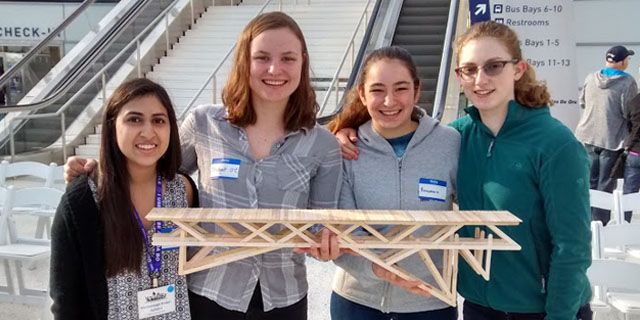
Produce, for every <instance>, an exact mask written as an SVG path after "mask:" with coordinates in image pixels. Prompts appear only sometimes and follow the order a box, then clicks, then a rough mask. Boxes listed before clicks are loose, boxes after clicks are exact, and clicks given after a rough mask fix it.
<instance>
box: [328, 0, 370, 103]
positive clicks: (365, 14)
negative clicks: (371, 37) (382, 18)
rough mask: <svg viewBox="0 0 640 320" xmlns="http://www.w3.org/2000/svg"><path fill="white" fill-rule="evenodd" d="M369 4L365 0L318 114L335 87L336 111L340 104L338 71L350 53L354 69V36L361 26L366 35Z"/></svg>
mask: <svg viewBox="0 0 640 320" xmlns="http://www.w3.org/2000/svg"><path fill="white" fill-rule="evenodd" d="M370 3H371V0H367V4H366V5H365V6H364V9H363V10H362V13H361V14H360V19H358V23H357V24H356V27H355V28H354V30H353V32H352V34H351V38H350V39H349V43H348V44H347V47H346V49H345V50H344V54H343V55H342V60H340V64H339V65H338V68H337V69H336V72H335V74H334V76H333V80H331V83H330V84H329V87H328V89H327V93H326V94H325V96H324V99H323V100H322V104H320V110H319V111H318V114H322V112H323V111H324V109H325V107H326V106H327V103H328V102H329V97H330V96H331V90H332V88H334V87H335V94H336V110H337V109H338V107H339V103H340V88H339V86H338V84H339V81H338V79H339V78H340V71H342V67H343V66H344V63H345V61H346V60H347V57H348V56H349V53H351V67H352V68H353V67H355V43H354V41H355V38H356V35H357V34H358V31H359V29H360V26H361V25H363V26H365V30H364V33H365V34H366V32H367V29H366V26H367V25H368V21H367V20H368V10H369V4H370ZM363 21H365V23H364V24H363V23H362V22H363Z"/></svg>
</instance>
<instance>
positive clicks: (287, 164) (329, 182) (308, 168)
mask: <svg viewBox="0 0 640 320" xmlns="http://www.w3.org/2000/svg"><path fill="white" fill-rule="evenodd" d="M180 139H181V143H182V156H183V162H182V169H183V170H184V171H185V172H187V173H189V174H191V173H193V172H195V171H196V170H198V173H199V177H198V189H199V195H200V205H201V206H202V207H213V208H336V207H337V204H338V197H339V194H340V186H341V183H342V156H341V154H340V148H339V145H338V143H337V141H336V139H335V137H334V136H333V135H332V134H331V133H330V132H329V131H327V130H326V129H324V128H322V127H321V126H319V125H316V126H315V127H314V128H312V129H301V130H298V131H295V132H290V133H288V134H286V135H285V137H284V138H283V139H282V140H280V141H278V142H277V143H276V144H275V145H274V146H273V148H272V149H271V152H270V154H269V155H268V156H266V157H264V158H263V159H260V160H258V161H256V160H254V158H253V156H252V154H251V150H250V148H249V141H248V139H247V136H246V133H245V131H244V129H242V128H239V127H237V126H234V125H232V124H230V123H229V122H228V121H226V110H225V108H224V107H223V106H219V105H204V106H199V107H197V108H196V109H194V111H193V112H192V113H191V114H189V115H188V116H187V118H186V119H185V120H184V122H183V123H182V126H181V128H180ZM214 159H225V161H231V163H237V161H238V160H239V162H240V165H239V170H238V172H237V179H220V178H218V179H212V178H211V174H212V172H211V171H212V168H211V167H212V166H211V165H212V162H213V160H214ZM218 161H220V160H218ZM214 175H215V172H214ZM233 175H235V174H232V176H233ZM203 227H204V228H205V229H207V230H208V231H210V232H216V233H223V231H222V229H221V228H220V227H218V226H216V225H214V224H204V225H203ZM272 229H273V230H271V229H270V231H272V232H277V231H279V230H281V228H280V229H278V227H274V228H272ZM227 249H228V248H216V249H214V251H213V252H220V251H224V250H227ZM258 280H260V286H261V288H260V289H261V290H262V297H263V300H264V309H265V311H269V310H271V309H274V308H282V307H287V306H290V305H292V304H294V303H296V302H298V301H300V300H301V299H302V298H304V296H305V295H306V294H307V279H306V268H305V256H304V255H301V254H295V253H293V250H292V249H279V250H275V251H271V252H268V253H265V254H262V255H259V256H255V257H251V258H247V259H244V260H240V261H236V262H232V263H229V264H225V265H221V266H218V267H214V268H211V269H208V270H204V271H200V272H197V273H194V274H192V275H190V276H189V277H188V282H189V290H191V291H193V292H194V293H196V294H198V295H201V296H205V297H207V298H209V299H211V300H213V301H215V302H216V303H218V304H219V305H221V306H222V307H224V308H226V309H229V310H236V311H241V312H246V311H247V309H248V306H249V302H250V300H251V296H252V295H253V292H254V290H255V289H256V283H257V282H258Z"/></svg>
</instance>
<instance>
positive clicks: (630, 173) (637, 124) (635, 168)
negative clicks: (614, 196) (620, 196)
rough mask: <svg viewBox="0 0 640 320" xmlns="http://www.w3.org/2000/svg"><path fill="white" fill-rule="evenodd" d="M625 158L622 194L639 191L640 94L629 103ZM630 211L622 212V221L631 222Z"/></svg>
mask: <svg viewBox="0 0 640 320" xmlns="http://www.w3.org/2000/svg"><path fill="white" fill-rule="evenodd" d="M624 147H625V149H626V151H627V158H626V159H625V163H624V184H623V187H622V189H623V190H622V191H623V193H624V194H628V193H636V192H638V190H640V94H638V95H636V96H635V97H634V98H633V99H631V101H629V113H628V119H627V138H626V139H625V140H624ZM631 214H632V212H631V211H625V212H624V219H625V220H626V221H627V222H631Z"/></svg>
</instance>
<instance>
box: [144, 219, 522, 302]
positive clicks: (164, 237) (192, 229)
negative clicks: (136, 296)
mask: <svg viewBox="0 0 640 320" xmlns="http://www.w3.org/2000/svg"><path fill="white" fill-rule="evenodd" d="M146 218H147V219H148V220H154V221H156V220H160V221H172V222H173V223H174V224H175V225H176V226H178V228H177V229H176V230H174V231H173V232H172V233H156V234H154V235H153V244H154V245H161V246H174V247H175V246H178V247H180V253H179V256H180V265H179V272H180V274H189V273H193V272H197V271H200V270H204V269H208V268H211V267H215V266H219V265H223V264H226V263H230V262H233V261H237V260H241V259H244V258H248V257H251V256H255V255H259V254H263V253H266V252H269V251H273V250H277V249H281V248H294V247H302V248H304V247H310V246H311V245H312V244H314V243H317V241H316V239H317V238H316V236H315V235H314V234H313V233H312V232H311V231H309V229H310V228H311V227H312V226H314V225H322V226H323V227H325V228H327V229H329V230H331V231H332V232H334V233H335V234H337V236H338V243H339V245H340V247H341V248H349V249H351V250H353V251H354V252H356V253H358V254H359V255H361V256H362V257H364V258H366V259H369V260H371V261H372V262H374V263H376V264H378V265H380V266H382V267H383V268H385V269H387V270H389V271H391V272H393V273H395V274H397V275H398V276H400V277H401V278H403V279H406V280H412V281H415V280H420V279H418V278H417V277H415V276H414V275H412V274H410V273H408V272H407V271H405V270H403V269H401V268H400V267H398V266H397V263H398V262H399V261H402V260H403V259H405V258H407V257H409V256H411V255H413V254H418V255H419V256H420V258H421V259H422V261H423V262H424V264H425V267H426V269H427V270H428V271H429V272H430V273H431V274H432V275H433V277H434V279H435V281H436V283H426V282H423V284H422V285H421V286H420V287H421V288H422V289H424V290H426V291H428V292H429V293H431V295H432V296H434V297H437V298H439V299H441V300H442V301H444V302H446V303H448V304H450V305H452V306H455V304H456V278H457V273H458V257H459V256H461V257H462V258H463V259H464V260H466V261H467V263H468V264H469V265H470V266H471V267H472V268H473V270H475V271H476V272H477V273H478V274H480V275H482V276H483V277H484V278H485V279H486V280H489V274H490V267H491V253H492V251H495V250H520V246H519V245H518V244H517V243H516V242H515V241H513V240H512V239H511V238H509V236H507V234H505V233H504V232H503V231H502V230H500V229H499V228H498V226H515V225H518V224H519V223H520V222H521V220H520V219H518V218H517V217H515V216H514V215H512V214H511V213H509V212H507V211H406V210H305V209H215V208H175V209H168V208H154V209H153V210H152V211H151V212H150V213H149V214H148V215H147V217H146ZM201 223H215V224H216V225H217V226H218V227H219V228H218V229H219V230H223V233H210V232H208V231H207V230H205V229H204V228H203V227H202V225H201ZM375 225H392V226H393V228H391V230H390V231H389V232H386V233H384V234H383V233H380V232H379V231H377V230H376V229H375V228H374V227H373V226H375ZM464 226H477V227H478V228H476V232H475V237H469V238H467V237H460V236H459V235H458V234H457V233H456V231H458V230H459V229H460V228H462V227H464ZM422 227H433V228H431V229H430V230H429V231H428V232H426V233H424V234H422V235H419V236H416V234H420V233H418V232H416V231H418V230H419V229H420V228H422ZM479 227H484V228H479ZM481 229H483V230H482V231H481ZM274 230H276V231H274ZM355 230H366V231H367V232H368V233H369V235H366V236H363V235H359V234H362V232H355V234H354V231H355ZM423 230H424V229H423ZM484 230H490V231H491V232H485V231H484ZM356 234H358V235H356ZM187 247H192V248H193V247H200V249H199V250H197V253H196V254H195V255H193V256H191V257H190V258H189V259H187V251H186V248H187ZM216 247H230V248H229V250H226V251H222V252H217V251H216V252H215V253H212V252H213V250H214V249H215V248H216ZM374 249H386V250H382V251H383V252H382V253H379V252H380V251H381V250H374ZM429 250H442V251H443V263H442V266H436V265H435V263H434V262H433V260H432V258H431V256H430V254H429ZM347 254H348V253H347ZM421 281H422V280H421Z"/></svg>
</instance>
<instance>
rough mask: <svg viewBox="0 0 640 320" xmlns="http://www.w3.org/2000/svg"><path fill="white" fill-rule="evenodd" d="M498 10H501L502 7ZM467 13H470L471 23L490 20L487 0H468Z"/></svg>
mask: <svg viewBox="0 0 640 320" xmlns="http://www.w3.org/2000/svg"><path fill="white" fill-rule="evenodd" d="M494 9H496V8H494ZM499 10H500V11H502V7H500V8H499ZM469 13H470V15H471V24H476V23H478V22H482V21H489V20H491V5H490V4H489V0H469Z"/></svg>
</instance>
